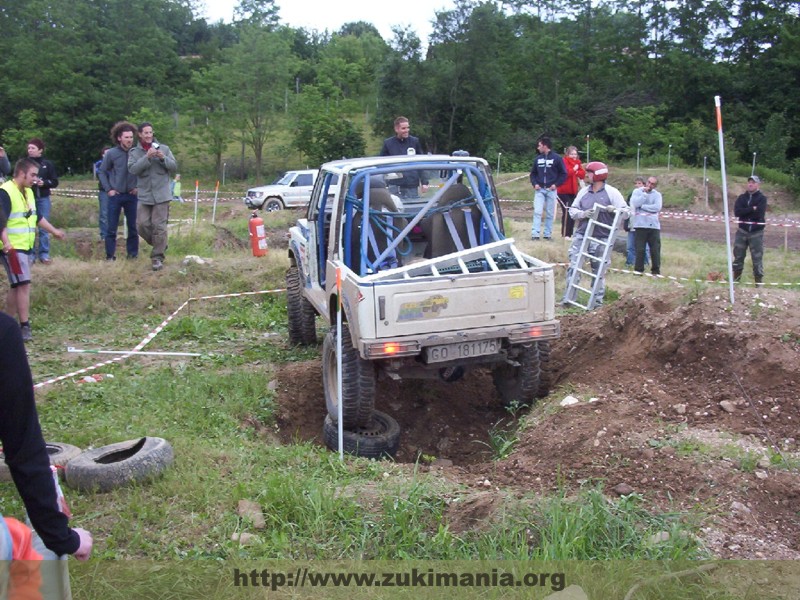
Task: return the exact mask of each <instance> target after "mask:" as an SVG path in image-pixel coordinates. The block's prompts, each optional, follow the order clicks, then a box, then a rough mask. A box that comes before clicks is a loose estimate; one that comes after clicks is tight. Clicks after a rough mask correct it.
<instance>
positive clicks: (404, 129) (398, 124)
mask: <svg viewBox="0 0 800 600" xmlns="http://www.w3.org/2000/svg"><path fill="white" fill-rule="evenodd" d="M394 133H395V135H393V136H392V137H390V138H386V139H385V140H384V141H383V147H382V148H381V156H416V155H417V154H422V153H423V152H422V145H421V144H420V143H419V138H418V137H414V136H413V135H411V125H410V123H409V122H408V119H407V118H406V117H397V118H396V119H395V120H394ZM420 175H422V176H420ZM420 183H421V184H422V193H423V194H424V193H425V192H427V191H428V180H427V179H425V177H424V173H422V172H418V171H404V172H403V177H402V178H401V179H400V180H393V181H392V182H391V183H390V185H389V191H390V192H391V193H392V194H395V195H396V196H399V197H400V198H419V186H420Z"/></svg>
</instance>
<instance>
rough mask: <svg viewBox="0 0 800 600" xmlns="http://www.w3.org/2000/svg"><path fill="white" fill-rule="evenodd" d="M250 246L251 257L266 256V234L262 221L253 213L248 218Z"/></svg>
mask: <svg viewBox="0 0 800 600" xmlns="http://www.w3.org/2000/svg"><path fill="white" fill-rule="evenodd" d="M250 246H251V247H252V248H253V256H266V255H267V233H266V232H265V231H264V219H262V218H261V217H259V216H258V215H257V214H256V213H255V212H253V214H252V215H251V216H250Z"/></svg>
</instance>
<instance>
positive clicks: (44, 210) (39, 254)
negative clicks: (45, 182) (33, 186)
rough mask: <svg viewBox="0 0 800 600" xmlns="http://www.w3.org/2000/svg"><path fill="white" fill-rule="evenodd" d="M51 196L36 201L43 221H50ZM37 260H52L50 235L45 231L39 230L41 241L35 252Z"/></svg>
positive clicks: (37, 212) (37, 211)
mask: <svg viewBox="0 0 800 600" xmlns="http://www.w3.org/2000/svg"><path fill="white" fill-rule="evenodd" d="M51 206H52V204H51V202H50V196H42V197H41V198H37V199H36V214H37V215H39V216H40V217H42V218H43V219H47V220H48V221H49V220H50V208H51ZM33 256H34V258H35V259H36V260H46V259H48V258H50V234H49V233H47V232H46V231H45V230H44V229H39V239H38V240H37V241H36V247H35V248H34V251H33Z"/></svg>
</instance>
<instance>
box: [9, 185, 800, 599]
mask: <svg viewBox="0 0 800 600" xmlns="http://www.w3.org/2000/svg"><path fill="white" fill-rule="evenodd" d="M524 183H526V184H527V182H524ZM95 206H96V203H95V202H94V201H92V200H74V199H63V200H62V199H59V204H58V211H57V212H56V213H55V214H54V221H55V222H58V221H59V219H61V218H62V217H63V218H64V220H65V221H67V222H70V221H71V220H73V219H74V220H75V223H74V224H73V225H70V226H69V227H70V230H71V231H70V240H72V241H74V240H75V239H89V238H91V239H94V236H95V234H96V231H95V229H94V228H86V229H81V228H80V227H79V224H80V223H85V222H87V221H88V222H91V219H92V218H93V217H92V210H93V209H94V207H95ZM210 210H211V207H210V206H209V205H203V206H202V207H201V210H200V218H201V221H200V222H199V223H198V224H197V225H195V226H192V225H190V224H181V225H180V226H179V227H176V228H175V229H173V230H172V231H171V234H170V248H169V252H168V263H167V268H166V269H165V270H164V271H163V272H161V273H158V274H154V273H152V272H150V271H149V269H148V264H147V260H146V259H143V260H139V261H130V262H128V261H117V263H114V264H105V263H104V262H101V261H99V260H97V257H96V256H95V257H85V258H82V257H80V256H79V254H78V253H77V252H75V250H74V244H73V243H70V240H68V241H67V242H64V243H59V242H54V245H53V247H54V257H55V259H56V266H55V267H54V268H52V269H49V270H44V269H43V268H38V267H37V268H36V269H35V273H34V283H33V290H32V291H33V308H32V320H33V323H34V336H35V337H34V342H33V345H32V346H31V348H32V352H31V354H30V361H31V365H32V369H33V373H34V380H35V381H42V380H44V379H46V378H49V377H54V376H58V375H62V374H64V373H67V372H70V371H73V370H76V369H79V368H81V367H84V366H87V365H90V364H93V363H94V362H96V361H97V360H98V355H81V354H69V353H66V352H65V348H66V346H75V347H78V348H83V349H93V348H106V349H120V350H121V349H128V348H132V347H134V346H135V345H136V344H138V343H139V342H141V341H142V340H143V339H144V338H145V336H146V335H147V334H148V333H149V332H151V331H153V330H154V328H155V327H157V326H158V325H160V324H161V323H162V321H163V320H164V319H165V318H166V317H167V316H168V315H170V314H172V313H173V312H174V311H175V310H176V309H177V308H178V307H180V306H181V305H182V304H183V303H184V302H186V301H187V300H189V299H190V298H200V297H203V296H209V295H214V294H226V293H231V292H246V291H254V290H268V289H274V288H280V287H283V283H284V282H283V277H284V270H285V268H286V266H287V264H288V261H287V258H286V254H285V251H282V250H277V249H272V250H271V251H270V253H269V255H268V256H267V257H266V258H264V259H256V258H253V257H252V256H250V253H249V247H248V245H247V233H246V231H247V218H248V216H249V211H247V210H246V209H245V207H244V206H242V205H240V204H236V205H233V204H226V205H222V206H221V207H220V208H218V213H217V217H218V218H217V223H216V224H215V225H214V226H212V225H211V223H210ZM192 211H193V208H190V205H181V206H178V205H174V213H173V216H174V217H176V218H188V216H189V215H191V212H192ZM75 215H81V216H80V217H75ZM297 216H298V213H297V212H292V211H285V212H282V213H278V214H273V215H269V216H268V217H267V220H268V225H269V226H273V227H287V226H288V225H289V224H290V223H291V222H292V221H293V220H294V219H295V218H297ZM83 219H86V220H83ZM526 226H527V224H524V223H523V224H517V223H511V227H512V229H513V228H517V227H520V228H524V227H526ZM521 239H524V237H521ZM526 245H527V250H529V251H532V253H533V254H535V255H537V256H540V257H542V258H544V259H545V260H551V261H552V262H560V261H563V259H564V257H565V255H566V252H565V247H564V246H563V245H561V244H560V243H559V242H554V243H551V244H549V245H545V244H534V243H532V242H527V243H525V244H523V248H525V246H526ZM145 251H146V246H145V245H143V253H144V252H145ZM715 251H718V248H715V247H714V245H713V244H703V243H694V242H675V243H672V242H671V243H670V244H669V245H668V247H667V248H666V249H665V252H666V254H665V263H666V264H667V265H669V267H668V268H666V269H665V271H668V270H670V269H671V268H673V265H674V268H675V269H676V270H680V271H681V272H683V271H684V270H688V269H690V272H692V273H698V274H699V273H702V271H703V270H704V269H710V265H713V264H715V260H716V259H715V258H714V257H713V256H709V254H713V253H714V252H715ZM186 254H198V255H200V256H203V257H208V258H212V259H213V262H212V263H211V264H210V265H195V264H188V265H181V264H180V262H181V258H182V257H183V256H184V255H186ZM779 258H780V257H779V256H777V255H775V256H772V255H770V256H769V257H768V258H767V260H768V261H770V265H771V266H770V269H771V272H772V270H773V269H774V270H775V272H781V273H786V275H787V276H788V274H789V272H790V271H791V270H792V269H794V273H797V272H800V271H798V267H800V264H799V263H800V261H798V258H797V256H796V255H795V254H792V253H790V254H787V255H785V256H783V264H782V266H780V267H778V266H777V264H778V263H779ZM619 259H621V257H617V258H615V264H616V261H617V260H619ZM773 265H774V266H773ZM795 277H796V276H795ZM559 279H563V272H562V274H560V275H559ZM609 279H610V280H609V285H610V287H612V288H613V289H612V291H611V293H610V294H609V296H608V298H609V300H610V301H613V300H614V298H616V297H618V296H622V295H624V294H626V293H630V292H631V291H632V290H633V291H636V290H644V289H648V290H651V291H657V290H658V289H659V288H660V287H661V286H664V285H671V284H667V283H664V282H652V281H644V280H641V279H638V278H637V279H633V278H630V277H627V278H626V277H624V276H622V275H620V276H619V277H617V276H616V275H612V276H611V277H610V278H609ZM560 285H563V283H560ZM795 342H796V340H795V339H794V338H787V341H786V342H785V343H795ZM145 349H146V350H165V351H167V350H169V351H185V352H199V353H202V355H203V356H202V357H201V358H195V359H189V358H178V359H170V360H167V359H157V358H146V357H138V358H129V359H126V360H125V361H121V362H119V363H115V364H113V365H109V366H106V367H103V368H101V369H100V370H99V372H101V373H108V374H113V375H114V378H113V379H106V380H105V381H103V382H102V383H100V384H77V383H74V382H73V381H69V380H68V381H66V382H62V383H59V384H55V385H50V386H47V387H45V388H43V389H42V390H40V391H39V392H37V399H38V401H39V414H40V418H41V421H42V424H43V429H44V432H45V435H46V438H47V439H49V440H53V441H62V442H70V443H73V444H76V445H79V446H81V447H83V448H87V447H90V446H95V447H96V446H100V445H105V444H110V443H113V442H118V441H122V440H127V439H132V438H136V437H139V436H143V435H154V436H160V437H164V438H166V439H168V440H169V441H170V442H171V443H172V444H173V446H174V449H175V456H176V461H175V464H174V466H173V467H172V468H170V469H169V470H168V471H167V472H166V474H165V475H164V476H163V477H162V478H160V479H158V480H156V481H154V482H152V483H149V484H146V485H141V486H136V487H131V488H124V489H120V490H116V491H113V492H110V493H107V494H99V495H93V494H89V493H82V492H76V491H73V490H67V495H68V499H69V501H70V504H71V508H72V510H73V512H74V514H75V517H74V519H73V523H74V524H75V525H76V526H83V527H86V528H88V529H90V530H91V531H92V532H93V533H94V535H95V538H96V546H95V548H96V550H95V556H96V557H97V558H98V559H122V558H126V559H127V558H136V559H144V560H146V561H166V562H168V563H169V562H170V561H175V560H178V561H186V560H188V559H206V560H209V561H247V560H256V561H263V560H267V559H274V560H307V559H313V560H339V559H359V560H361V559H375V560H393V559H426V560H478V559H486V560H495V559H497V560H524V561H529V560H545V559H546V560H567V559H580V560H583V559H635V560H640V559H641V560H652V559H695V558H699V557H702V556H704V551H703V549H702V547H700V545H699V544H698V543H697V542H696V540H695V537H694V535H693V532H694V531H695V530H696V528H697V523H696V521H697V517H698V516H697V515H688V514H664V513H660V512H659V511H656V510H655V509H653V508H652V507H650V506H648V504H647V501H646V500H645V499H643V498H641V497H639V496H630V497H626V498H622V499H615V500H610V499H608V498H607V497H606V496H605V495H604V493H603V490H602V488H600V487H592V488H587V489H583V490H579V491H577V493H576V492H575V491H574V490H571V491H570V490H566V489H565V490H563V491H562V492H560V493H558V494H556V495H554V496H549V497H515V496H514V495H513V494H510V495H509V496H508V498H507V500H506V501H504V503H503V506H502V508H500V509H499V510H498V511H497V512H496V514H494V515H493V516H492V519H490V520H489V521H488V522H487V523H485V524H482V526H480V527H476V528H475V529H474V530H470V531H465V532H462V531H454V530H453V529H452V528H451V520H450V516H451V513H450V511H452V510H453V507H452V502H451V500H452V499H454V498H464V497H468V496H469V495H470V494H471V493H472V490H469V489H467V488H464V487H462V486H460V485H459V484H456V483H453V482H449V481H447V480H443V479H441V478H440V477H438V476H436V475H428V474H423V473H421V472H420V470H419V469H418V468H416V467H415V466H414V465H395V464H392V463H386V462H384V463H376V462H373V461H367V460H362V459H348V460H347V461H346V462H344V463H341V462H339V460H338V458H337V457H336V455H335V454H333V453H330V452H328V451H326V450H324V449H322V448H320V447H318V446H315V445H312V444H310V443H308V442H304V441H301V440H298V441H296V442H295V443H293V444H288V445H285V444H282V443H280V441H279V439H280V437H279V433H281V432H280V431H279V427H280V420H279V419H277V414H278V411H279V407H278V406H277V405H276V401H275V394H274V392H273V391H272V390H271V387H270V386H269V382H270V381H271V380H272V379H273V378H274V377H275V373H276V367H275V365H277V364H279V363H284V362H290V361H303V360H310V359H312V358H316V357H318V355H319V348H311V349H297V348H292V347H290V346H288V344H287V342H286V316H285V300H284V298H283V296H282V294H277V295H266V294H265V295H258V296H243V297H238V298H224V299H214V300H193V301H191V302H190V303H189V304H188V306H186V307H185V308H184V309H183V310H181V311H180V312H179V313H178V314H177V315H176V316H175V318H174V319H173V320H172V321H171V322H170V323H169V324H168V325H167V326H166V327H165V328H164V330H163V332H162V333H160V334H159V335H158V336H157V337H156V338H155V339H154V340H153V341H152V342H151V343H150V344H149V345H148V346H147V347H146V348H145ZM320 410H321V413H320V414H321V415H322V413H323V412H324V408H322V407H320ZM543 410H544V409H543ZM536 414H539V413H535V414H531V415H529V416H527V417H525V418H524V419H522V420H520V421H517V424H516V426H514V427H512V426H511V425H506V424H502V425H500V424H498V426H497V427H496V428H495V429H494V433H495V435H494V438H493V439H496V444H494V443H493V445H494V446H495V447H493V448H492V451H493V453H494V455H495V456H496V458H497V459H498V460H502V458H504V457H505V456H507V455H508V454H509V453H510V452H512V451H513V448H514V444H515V443H516V439H518V437H519V435H520V434H521V431H522V428H524V427H529V426H534V425H533V423H534V421H535V419H536V418H547V415H546V414H544V413H542V414H540V417H537V416H536ZM320 419H321V417H320ZM570 494H576V495H570ZM240 499H249V500H254V501H256V502H258V503H259V504H260V505H261V506H262V508H263V511H264V514H265V517H266V518H267V528H266V529H264V530H253V529H252V528H251V527H250V524H249V523H247V522H245V521H243V520H242V519H240V518H239V517H238V515H237V512H236V506H237V502H238V501H239V500H240ZM0 511H2V512H3V513H4V514H7V515H9V516H14V515H16V516H21V507H20V504H19V502H18V500H16V495H15V494H14V492H13V487H12V486H11V484H0ZM239 532H249V533H253V534H255V535H256V536H257V539H256V540H255V542H254V543H253V544H252V545H248V546H240V545H239V544H238V542H235V541H233V540H232V536H233V535H234V534H236V533H239ZM660 532H668V533H669V534H670V538H669V540H668V541H666V542H663V543H652V541H651V538H652V536H653V535H654V534H656V533H660ZM105 564H106V563H105V562H102V561H99V560H98V561H93V562H92V563H90V565H89V566H85V565H79V566H77V567H75V569H74V570H76V572H77V573H78V578H77V580H76V584H75V589H74V591H75V592H76V597H87V598H94V597H96V598H101V597H115V596H113V595H109V594H108V593H107V591H108V590H107V588H108V587H113V586H112V585H111V584H110V580H109V579H103V575H102V573H103V572H104V569H105V567H104V566H102V565H105ZM181 564H189V563H183V562H182V563H181ZM192 564H195V563H192ZM227 564H230V563H229V562H228V563H227ZM92 565H93V566H92ZM112 572H113V569H112V570H111V571H109V573H112ZM112 576H113V575H111V574H109V575H108V577H112ZM119 576H120V577H121V578H122V579H124V578H123V576H122V575H121V574H120V575H119ZM175 577H177V578H178V579H175V578H173V579H170V580H169V581H170V582H171V583H172V585H174V586H175V589H176V590H181V589H184V587H190V586H189V584H188V583H187V582H186V581H182V580H180V577H179V576H178V575H176V576H175ZM122 579H121V580H122ZM152 581H153V582H155V581H161V579H160V578H159V576H158V575H153V579H152ZM131 585H133V586H134V587H135V586H136V585H140V583H132V584H131ZM141 585H144V583H141ZM82 592H85V593H82ZM104 593H105V594H107V595H106V596H104V595H103V594H104ZM142 593H143V594H145V595H143V596H139V597H148V596H147V594H146V592H142ZM116 597H118V596H116ZM129 597H136V594H135V593H133V595H132V596H129ZM150 597H153V596H150ZM163 597H167V596H163ZM173 597H193V596H189V595H185V594H184V595H181V594H179V593H177V592H176V595H175V596H173ZM215 597H216V596H215ZM220 597H222V595H220ZM488 597H491V596H488ZM671 597H675V598H678V597H687V598H688V597H693V596H690V595H686V596H677V595H676V596H671ZM694 597H697V596H694ZM715 597H718V598H724V597H725V596H722V595H721V596H715Z"/></svg>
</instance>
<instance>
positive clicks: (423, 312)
mask: <svg viewBox="0 0 800 600" xmlns="http://www.w3.org/2000/svg"><path fill="white" fill-rule="evenodd" d="M448 302H449V300H448V298H446V297H444V296H442V295H440V294H436V295H434V296H430V297H428V298H425V300H421V301H418V302H405V303H403V304H401V305H400V312H399V313H398V315H397V320H398V321H399V322H402V321H419V320H421V319H431V318H434V317H438V316H439V313H440V312H441V311H443V310H444V309H446V308H447V304H448Z"/></svg>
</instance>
